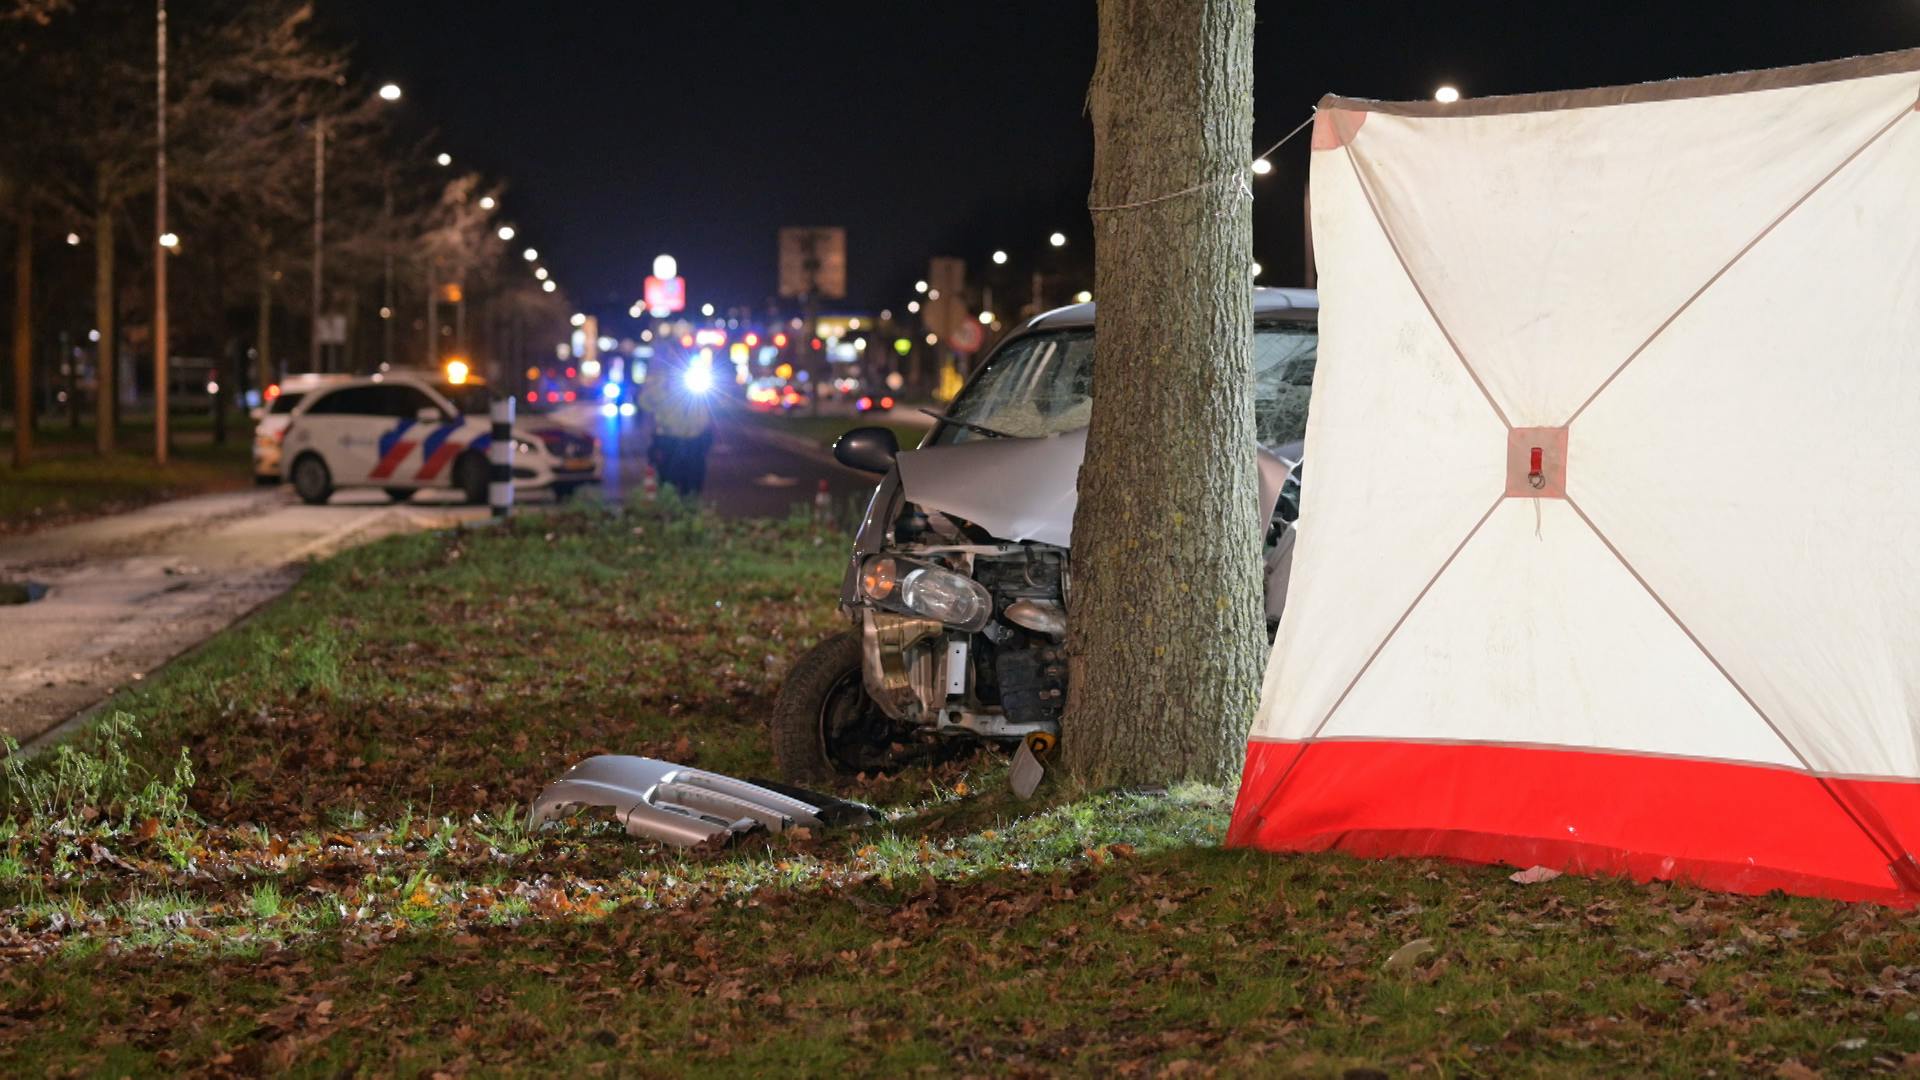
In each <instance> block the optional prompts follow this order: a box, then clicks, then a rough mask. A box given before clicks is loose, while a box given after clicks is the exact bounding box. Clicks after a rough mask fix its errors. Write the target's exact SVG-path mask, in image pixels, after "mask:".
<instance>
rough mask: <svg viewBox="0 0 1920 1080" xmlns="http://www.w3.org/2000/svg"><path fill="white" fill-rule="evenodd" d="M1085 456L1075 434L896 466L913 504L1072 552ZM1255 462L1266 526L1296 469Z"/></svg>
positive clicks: (942, 451) (986, 444)
mask: <svg viewBox="0 0 1920 1080" xmlns="http://www.w3.org/2000/svg"><path fill="white" fill-rule="evenodd" d="M1296 445H1297V444H1296ZM1282 449H1283V450H1284V449H1291V447H1283V448H1282ZM1086 456H1087V429H1086V428H1076V429H1074V430H1072V431H1067V432H1062V433H1060V434H1058V435H1048V436H1046V437H1044V438H1038V439H974V440H970V441H968V442H964V443H959V444H957V445H954V446H933V447H928V448H926V449H924V450H907V451H903V452H902V453H901V454H900V456H899V458H898V459H897V460H898V467H899V470H900V484H901V488H902V490H903V491H904V493H905V495H906V498H907V499H908V500H909V501H911V502H914V503H917V504H919V505H920V506H921V507H923V508H925V509H927V510H938V511H940V512H942V513H945V514H948V515H951V516H953V517H958V518H965V519H966V520H968V521H971V522H973V523H974V524H976V525H978V526H980V527H981V528H983V529H985V530H987V531H988V532H990V533H992V534H993V535H995V536H997V537H999V538H1001V539H1003V540H1012V541H1021V540H1036V541H1039V542H1040V543H1043V544H1054V545H1056V546H1059V547H1070V546H1071V541H1072V538H1073V511H1074V508H1075V507H1076V506H1078V505H1079V502H1080V496H1079V490H1078V480H1079V476H1080V462H1081V461H1082V460H1084V459H1085V458H1086ZM1257 457H1258V461H1259V466H1260V520H1261V521H1263V522H1264V521H1266V520H1267V519H1268V518H1270V517H1272V516H1273V508H1274V504H1275V503H1276V502H1277V501H1278V500H1279V498H1280V488H1281V485H1283V484H1284V483H1286V479H1287V474H1288V473H1289V472H1290V471H1292V469H1293V466H1294V464H1295V462H1294V461H1289V460H1288V459H1287V458H1284V457H1281V456H1280V455H1279V454H1275V453H1273V452H1272V451H1269V450H1267V449H1265V448H1264V447H1261V448H1258V454H1257ZM1296 460H1297V459H1296Z"/></svg>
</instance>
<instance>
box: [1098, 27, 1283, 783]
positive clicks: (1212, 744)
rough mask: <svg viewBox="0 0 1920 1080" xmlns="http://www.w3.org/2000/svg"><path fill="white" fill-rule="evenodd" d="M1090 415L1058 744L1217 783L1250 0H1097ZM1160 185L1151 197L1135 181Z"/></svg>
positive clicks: (1227, 768)
mask: <svg viewBox="0 0 1920 1080" xmlns="http://www.w3.org/2000/svg"><path fill="white" fill-rule="evenodd" d="M1089 105H1090V108H1091V112H1092V118H1093V133H1094V171H1093V177H1094V179H1093V197H1092V204H1093V206H1094V207H1096V208H1100V207H1110V208H1112V209H1104V210H1103V209H1095V211H1094V214H1093V222H1094V240H1095V247H1094V254H1095V260H1094V293H1095V295H1096V296H1098V297H1099V301H1100V311H1099V334H1098V336H1097V337H1096V339H1095V344H1094V368H1093V402H1094V404H1093V416H1092V426H1091V428H1090V430H1089V432H1088V437H1087V456H1086V462H1085V464H1084V465H1083V466H1082V467H1081V470H1080V502H1079V509H1078V511H1077V513H1076V514H1075V516H1074V528H1073V538H1074V546H1073V572H1074V578H1073V617H1072V619H1071V634H1070V637H1069V639H1068V656H1069V658H1070V665H1071V667H1070V672H1071V678H1070V680H1069V691H1068V700H1067V715H1066V720H1065V723H1064V725H1063V726H1064V729H1065V738H1064V742H1065V746H1064V748H1063V752H1064V754H1065V764H1066V767H1067V769H1068V771H1069V772H1071V773H1072V774H1073V775H1074V776H1076V777H1077V778H1078V779H1079V780H1081V781H1082V782H1084V783H1086V784H1089V785H1092V786H1106V785H1112V784H1130V783H1144V782H1161V781H1170V780H1179V779H1199V780H1213V781H1220V780H1225V779H1228V778H1230V777H1232V776H1233V775H1234V774H1235V773H1236V772H1237V771H1238V769H1239V766H1240V763H1241V760H1242V758H1243V755H1244V754H1245V750H1246V733H1247V725H1248V722H1249V721H1250V719H1251V718H1252V715H1253V710H1254V707H1255V705H1256V703H1257V701H1258V698H1259V693H1260V682H1261V675H1262V668H1263V661H1264V659H1265V651H1266V650H1265V641H1266V639H1265V633H1264V631H1265V626H1264V622H1263V618H1262V614H1261V612H1262V606H1261V597H1260V587H1261V573H1260V568H1261V563H1260V543H1261V534H1262V522H1261V521H1260V520H1259V509H1258V502H1259V500H1258V496H1257V491H1258V479H1257V473H1256V471H1255V464H1254V426H1253V391H1252V373H1253V364H1252V354H1253V306H1252V303H1253V302H1252V290H1251V287H1250V284H1249V282H1250V281H1251V277H1250V271H1251V268H1252V248H1253V240H1252V204H1253V199H1252V192H1251V190H1250V189H1249V187H1248V186H1247V182H1246V174H1247V168H1248V161H1249V160H1250V158H1251V156H1252V151H1251V149H1250V147H1251V143H1252V138H1253V0H1194V2H1190V3H1178V4H1170V3H1166V2H1165V0H1101V2H1100V57H1099V61H1098V63H1097V65H1096V66H1095V69H1094V76H1093V86H1092V90H1091V93H1090V94H1089ZM1149 200H1155V201H1149Z"/></svg>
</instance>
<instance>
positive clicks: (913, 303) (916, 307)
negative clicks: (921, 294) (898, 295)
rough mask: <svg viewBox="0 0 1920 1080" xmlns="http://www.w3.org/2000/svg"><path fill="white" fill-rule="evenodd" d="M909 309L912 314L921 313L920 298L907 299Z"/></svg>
mask: <svg viewBox="0 0 1920 1080" xmlns="http://www.w3.org/2000/svg"><path fill="white" fill-rule="evenodd" d="M907 311H908V313H910V314H914V315H918V314H919V313H920V301H918V300H909V301H907Z"/></svg>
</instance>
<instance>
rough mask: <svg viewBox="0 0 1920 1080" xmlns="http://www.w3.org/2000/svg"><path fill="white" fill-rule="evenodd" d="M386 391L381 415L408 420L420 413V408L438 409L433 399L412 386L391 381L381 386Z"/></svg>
mask: <svg viewBox="0 0 1920 1080" xmlns="http://www.w3.org/2000/svg"><path fill="white" fill-rule="evenodd" d="M382 389H384V390H385V391H386V400H385V405H386V411H385V413H384V414H383V415H386V416H396V417H404V418H406V419H408V420H411V419H413V418H414V417H416V416H418V415H420V410H421V409H438V408H439V407H440V406H439V405H437V404H435V403H434V400H433V399H432V398H430V397H428V396H427V395H426V394H424V393H422V392H421V391H420V390H419V388H417V387H412V386H396V385H393V384H391V383H389V384H387V385H386V386H385V387H383V388H382Z"/></svg>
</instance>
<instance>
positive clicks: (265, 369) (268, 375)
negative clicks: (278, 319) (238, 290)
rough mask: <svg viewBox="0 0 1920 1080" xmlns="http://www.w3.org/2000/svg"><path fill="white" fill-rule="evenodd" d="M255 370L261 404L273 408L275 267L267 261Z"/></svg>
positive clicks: (262, 274) (263, 263)
mask: <svg viewBox="0 0 1920 1080" xmlns="http://www.w3.org/2000/svg"><path fill="white" fill-rule="evenodd" d="M253 348H254V358H253V362H254V364H255V369H254V370H256V371H257V372H259V380H260V404H261V405H262V406H263V407H267V408H271V407H272V404H273V403H272V402H270V401H268V400H267V387H269V386H272V385H273V384H274V383H275V382H276V381H277V380H276V379H275V378H274V372H273V266H272V265H271V264H270V263H269V262H268V261H267V260H266V259H264V258H263V259H261V260H260V325H259V327H258V328H257V329H256V330H255V331H254V346H253Z"/></svg>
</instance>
